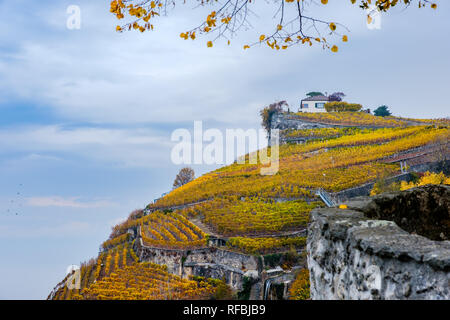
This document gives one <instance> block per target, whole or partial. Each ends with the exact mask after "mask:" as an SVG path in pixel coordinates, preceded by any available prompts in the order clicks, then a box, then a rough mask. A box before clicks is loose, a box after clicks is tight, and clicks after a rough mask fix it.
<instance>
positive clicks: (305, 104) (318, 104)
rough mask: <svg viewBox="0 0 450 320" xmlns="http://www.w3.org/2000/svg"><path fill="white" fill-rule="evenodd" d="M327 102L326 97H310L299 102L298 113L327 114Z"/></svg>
mask: <svg viewBox="0 0 450 320" xmlns="http://www.w3.org/2000/svg"><path fill="white" fill-rule="evenodd" d="M328 101H329V99H328V97H327V96H322V95H320V96H312V97H308V98H306V99H303V100H301V101H300V108H299V109H298V111H299V112H327V110H325V103H327V102H328Z"/></svg>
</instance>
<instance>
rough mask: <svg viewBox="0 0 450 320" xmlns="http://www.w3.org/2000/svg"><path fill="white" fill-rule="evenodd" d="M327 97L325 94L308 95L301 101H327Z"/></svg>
mask: <svg viewBox="0 0 450 320" xmlns="http://www.w3.org/2000/svg"><path fill="white" fill-rule="evenodd" d="M328 100H329V99H328V97H327V96H322V95H320V96H312V97H308V98H305V99H303V100H302V101H328Z"/></svg>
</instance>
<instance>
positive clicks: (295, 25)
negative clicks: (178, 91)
mask: <svg viewBox="0 0 450 320" xmlns="http://www.w3.org/2000/svg"><path fill="white" fill-rule="evenodd" d="M350 2H351V3H352V4H353V5H355V4H356V5H358V6H359V8H360V9H362V10H364V11H365V14H366V15H367V22H368V24H370V23H371V21H372V20H373V17H375V15H378V14H379V13H385V12H387V11H389V10H391V9H392V8H393V7H396V6H397V7H404V8H407V7H409V6H410V5H411V4H412V3H414V2H415V3H417V4H418V7H419V8H423V7H431V8H433V9H436V8H437V5H436V4H435V3H432V2H431V1H429V0H403V1H398V0H373V1H371V0H350ZM183 3H186V1H184V2H183ZM272 3H273V15H272V16H273V17H275V18H276V21H275V22H274V23H272V26H271V27H269V29H265V30H262V31H261V33H260V35H259V36H258V37H257V39H255V41H254V42H253V43H249V44H245V45H244V46H243V48H244V49H248V48H250V47H253V46H256V45H259V44H265V45H267V46H269V47H270V48H272V49H276V50H279V49H287V48H289V47H292V46H296V45H302V44H305V45H309V46H312V45H313V44H318V45H320V46H321V47H322V48H324V49H330V50H331V51H332V52H337V51H338V46H337V45H336V44H333V43H331V42H330V41H332V40H338V41H341V42H347V41H348V36H347V34H346V33H348V31H349V30H348V29H347V28H346V27H345V26H344V25H343V24H341V23H338V22H333V21H329V20H327V19H326V18H325V19H319V18H317V17H315V16H311V15H310V13H309V11H310V9H311V8H312V7H313V6H316V7H317V6H321V5H326V4H327V3H328V0H321V1H320V3H321V4H319V3H318V2H316V1H312V0H297V1H295V0H274V1H273V2H272ZM197 4H198V6H196V8H198V7H203V6H206V5H208V6H210V7H211V9H212V11H211V12H210V13H209V14H208V15H207V17H206V19H205V20H204V21H199V23H198V24H197V26H196V27H193V28H191V29H189V30H188V31H185V32H182V33H181V34H180V37H181V38H183V39H185V40H188V39H191V40H195V39H196V38H197V37H198V36H207V37H208V39H209V40H207V42H206V45H207V47H212V46H213V43H214V42H215V41H217V40H219V39H223V40H225V41H227V43H228V44H230V39H231V38H232V37H233V36H234V35H236V34H237V33H238V32H239V31H242V30H245V29H249V28H251V27H252V24H251V18H254V17H255V16H256V12H254V10H255V9H257V6H259V5H260V4H259V3H258V4H257V3H255V1H253V2H252V0H227V1H224V2H219V1H217V0H216V1H213V0H199V1H198V2H197ZM175 6H176V1H175V0H172V1H166V0H112V1H111V6H110V12H111V13H112V14H114V15H115V16H116V18H117V19H119V20H121V19H125V17H126V18H127V21H126V22H124V23H123V24H121V25H118V26H116V31H118V32H122V31H125V30H137V31H140V32H144V31H150V30H153V29H154V21H155V20H156V19H157V18H158V17H159V16H160V15H161V14H164V15H167V14H168V11H169V10H170V9H173V8H174V7H175ZM349 8H350V7H349ZM333 42H335V41H333Z"/></svg>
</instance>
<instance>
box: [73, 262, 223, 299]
mask: <svg viewBox="0 0 450 320" xmlns="http://www.w3.org/2000/svg"><path fill="white" fill-rule="evenodd" d="M214 292H215V287H214V286H213V285H212V283H211V282H208V281H200V282H197V281H194V280H186V279H181V278H180V277H178V276H176V275H173V274H171V273H168V272H167V267H165V266H160V265H157V264H153V263H148V262H143V263H135V264H132V265H130V266H126V267H125V268H122V269H119V270H117V272H114V273H111V274H110V275H109V276H108V277H105V278H103V279H102V280H100V281H97V282H96V283H94V284H92V285H91V286H90V287H89V288H86V289H85V290H83V292H82V294H81V295H76V296H74V297H73V298H74V299H86V300H93V299H95V300H168V299H169V300H189V299H207V298H210V297H211V296H212V295H213V294H214Z"/></svg>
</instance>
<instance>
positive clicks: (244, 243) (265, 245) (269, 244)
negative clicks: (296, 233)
mask: <svg viewBox="0 0 450 320" xmlns="http://www.w3.org/2000/svg"><path fill="white" fill-rule="evenodd" d="M305 243H306V238H305V237H295V238H294V237H292V238H288V237H283V238H274V237H267V238H246V237H234V238H230V239H228V242H227V247H229V248H230V249H238V250H239V251H241V252H245V253H248V254H266V253H269V252H270V253H272V252H276V251H287V250H289V249H290V248H291V247H294V248H296V247H303V246H304V245H305Z"/></svg>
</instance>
